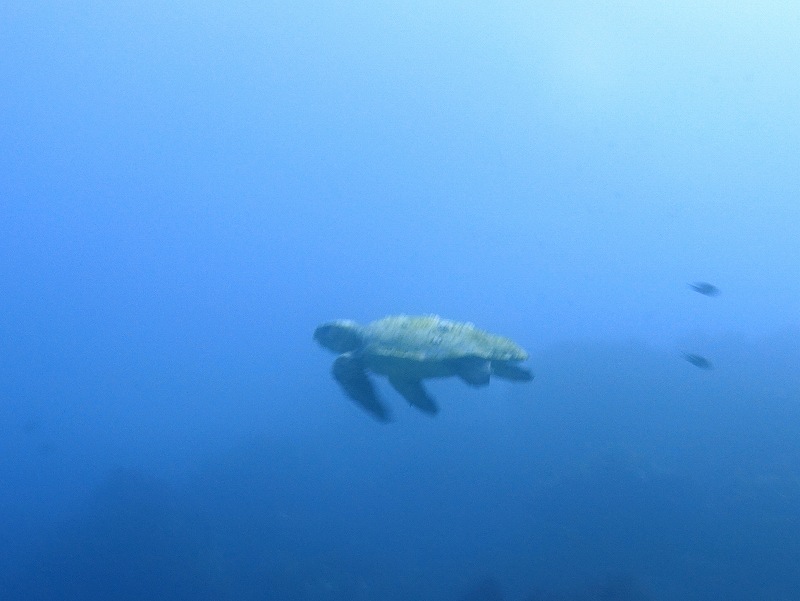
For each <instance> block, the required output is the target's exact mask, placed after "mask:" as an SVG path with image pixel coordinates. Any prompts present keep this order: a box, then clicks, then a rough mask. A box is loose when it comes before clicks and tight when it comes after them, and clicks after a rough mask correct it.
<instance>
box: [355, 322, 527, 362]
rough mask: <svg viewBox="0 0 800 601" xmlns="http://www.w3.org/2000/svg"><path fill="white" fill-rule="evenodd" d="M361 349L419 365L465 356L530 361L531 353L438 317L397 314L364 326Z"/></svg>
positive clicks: (497, 337) (471, 328) (468, 324)
mask: <svg viewBox="0 0 800 601" xmlns="http://www.w3.org/2000/svg"><path fill="white" fill-rule="evenodd" d="M361 350H362V352H363V353H364V354H365V355H368V356H373V357H382V358H384V359H387V358H397V359H402V360H405V361H419V362H436V361H445V360H450V359H459V358H462V357H478V358H482V359H486V360H489V361H524V360H525V359H527V358H528V353H527V352H525V350H524V349H523V348H522V347H520V346H519V345H518V344H516V343H515V342H513V341H512V340H510V339H508V338H505V337H503V336H497V335H495V334H490V333H489V332H485V331H484V330H479V329H478V328H476V327H475V326H474V325H472V324H471V323H461V322H457V321H450V320H449V319H443V318H441V317H439V316H438V315H420V316H412V315H395V316H391V317H385V318H383V319H379V320H377V321H373V322H371V323H369V324H367V325H366V326H365V327H364V330H363V346H362V349H361Z"/></svg>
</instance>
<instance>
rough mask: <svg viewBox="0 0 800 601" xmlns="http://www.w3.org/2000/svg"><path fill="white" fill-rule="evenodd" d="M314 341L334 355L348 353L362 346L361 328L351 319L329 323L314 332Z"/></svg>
mask: <svg viewBox="0 0 800 601" xmlns="http://www.w3.org/2000/svg"><path fill="white" fill-rule="evenodd" d="M314 340H316V341H317V342H319V343H320V344H321V345H322V346H324V347H325V348H326V349H328V350H331V351H333V352H334V353H347V352H349V351H354V350H356V349H357V348H358V347H360V346H361V343H362V338H361V326H359V325H358V324H357V323H356V322H354V321H351V320H349V319H339V320H336V321H329V322H328V323H324V324H322V325H321V326H319V327H318V328H317V329H316V330H314Z"/></svg>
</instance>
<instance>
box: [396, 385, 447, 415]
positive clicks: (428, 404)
mask: <svg viewBox="0 0 800 601" xmlns="http://www.w3.org/2000/svg"><path fill="white" fill-rule="evenodd" d="M389 383H390V384H391V385H392V386H393V387H394V389H395V390H396V391H397V392H399V393H400V394H401V395H403V398H404V399H405V400H407V401H408V402H409V403H411V404H412V405H414V407H416V408H417V409H419V410H420V411H424V412H425V413H427V414H428V415H436V414H437V413H439V406H438V405H437V404H436V401H434V400H433V398H432V397H431V396H430V395H429V394H428V391H427V390H425V387H424V386H423V385H422V382H421V381H420V380H412V379H408V378H398V377H397V376H389Z"/></svg>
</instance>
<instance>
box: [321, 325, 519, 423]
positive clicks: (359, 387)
mask: <svg viewBox="0 0 800 601" xmlns="http://www.w3.org/2000/svg"><path fill="white" fill-rule="evenodd" d="M314 339H315V340H316V341H317V342H319V343H320V344H321V345H322V346H324V347H325V348H327V349H329V350H331V351H333V352H334V353H339V356H338V357H337V358H336V360H335V361H334V362H333V377H334V378H335V379H336V380H337V381H338V382H339V384H340V385H341V386H342V388H343V389H344V391H345V393H346V394H347V395H348V396H349V397H350V398H352V399H353V400H354V401H355V402H356V403H358V404H359V405H360V406H361V407H363V408H364V409H366V410H367V411H369V412H370V413H371V414H372V415H373V416H374V417H376V418H378V419H379V420H381V421H388V420H389V410H388V408H387V407H386V406H385V405H384V404H383V403H382V402H381V401H380V399H379V398H378V395H377V393H376V391H375V388H374V386H373V385H372V382H371V381H370V379H369V377H368V376H367V372H368V371H370V372H373V373H376V374H380V375H384V376H387V377H388V378H389V382H390V383H391V385H392V386H393V387H394V389H395V390H397V392H399V393H400V394H401V395H402V396H403V397H405V399H406V400H407V401H408V402H409V403H411V404H412V405H413V406H414V407H416V408H417V409H420V410H421V411H424V412H425V413H428V414H430V415H434V414H436V413H437V412H438V411H439V408H438V406H437V405H436V402H435V401H434V400H433V399H432V398H431V396H430V395H429V394H428V393H427V392H426V390H425V388H424V387H423V385H422V380H424V379H425V378H446V377H449V376H458V377H460V378H461V379H462V380H464V381H465V382H466V383H467V384H469V385H471V386H485V385H486V384H488V383H489V378H490V376H492V375H495V376H497V377H499V378H504V379H506V380H515V381H519V382H527V381H529V380H531V379H533V376H532V375H531V372H530V371H528V370H527V369H526V368H524V367H521V366H519V365H517V363H519V362H520V361H524V360H525V359H527V358H528V353H526V352H525V350H524V349H523V348H521V347H520V346H519V345H517V344H516V343H514V342H513V341H511V340H509V339H508V338H504V337H502V336H496V335H495V334H490V333H489V332H484V331H483V330H479V329H478V328H476V327H475V326H474V325H472V324H471V323H459V322H456V321H450V320H448V319H443V318H441V317H439V316H438V315H419V316H413V315H394V316H390V317H384V318H383V319H379V320H377V321H373V322H371V323H369V324H367V325H365V326H361V325H359V324H357V323H356V322H354V321H351V320H346V319H342V320H337V321H331V322H328V323H325V324H322V325H321V326H319V327H318V328H317V329H316V330H315V331H314Z"/></svg>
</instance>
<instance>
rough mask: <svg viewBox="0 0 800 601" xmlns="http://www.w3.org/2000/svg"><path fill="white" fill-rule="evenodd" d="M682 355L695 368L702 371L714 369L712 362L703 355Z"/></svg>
mask: <svg viewBox="0 0 800 601" xmlns="http://www.w3.org/2000/svg"><path fill="white" fill-rule="evenodd" d="M682 354H683V358H684V359H686V360H687V361H688V362H689V363H691V364H692V365H694V366H695V367H699V368H700V369H714V366H713V365H712V364H711V361H709V360H708V359H706V358H705V357H703V356H702V355H695V354H694V353H682Z"/></svg>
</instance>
